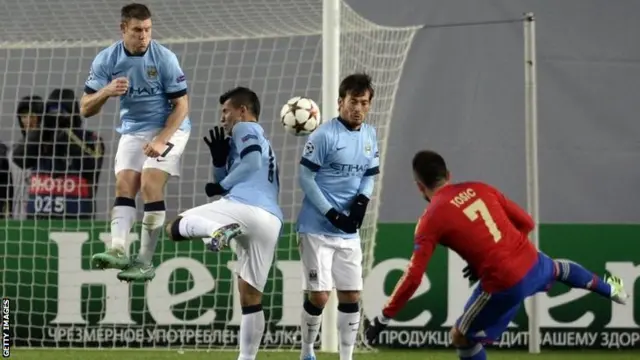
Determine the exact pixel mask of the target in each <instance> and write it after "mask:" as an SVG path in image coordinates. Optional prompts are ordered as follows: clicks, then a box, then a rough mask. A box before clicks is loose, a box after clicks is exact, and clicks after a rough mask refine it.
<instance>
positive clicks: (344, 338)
mask: <svg viewBox="0 0 640 360" xmlns="http://www.w3.org/2000/svg"><path fill="white" fill-rule="evenodd" d="M359 327H360V307H359V305H358V303H357V302H356V303H340V304H338V332H339V334H340V360H352V356H353V347H354V346H355V344H356V339H357V337H358V328H359Z"/></svg>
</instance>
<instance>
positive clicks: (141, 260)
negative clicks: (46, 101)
mask: <svg viewBox="0 0 640 360" xmlns="http://www.w3.org/2000/svg"><path fill="white" fill-rule="evenodd" d="M121 17H122V23H121V24H120V28H121V30H122V40H121V41H118V42H117V43H115V44H113V45H111V46H110V47H108V48H106V49H104V50H102V51H100V52H99V53H98V55H97V56H96V58H95V60H93V63H92V64H91V70H90V72H89V77H88V78H87V81H86V83H85V90H84V92H85V93H84V95H83V96H82V100H81V105H80V106H81V113H82V115H83V116H85V117H91V116H94V115H96V114H98V113H99V112H100V109H101V108H102V106H103V105H104V104H105V103H106V101H107V100H108V99H109V98H112V97H117V98H119V99H120V126H119V127H118V128H117V131H118V132H119V133H121V137H120V141H119V143H118V150H117V152H116V157H115V174H116V199H115V202H114V205H113V210H112V212H111V237H112V240H111V241H112V242H111V247H110V248H109V249H108V250H107V251H106V252H104V253H98V254H95V255H94V256H93V262H94V264H95V265H96V266H97V267H99V268H103V269H108V268H116V269H121V270H123V271H121V272H119V273H118V275H117V276H118V278H119V279H120V280H125V281H132V280H138V279H140V280H151V279H153V277H154V276H155V272H154V269H153V264H152V258H153V255H154V253H155V248H156V244H157V240H158V236H159V233H160V231H161V229H162V226H163V225H164V222H165V202H164V188H165V185H166V183H167V180H168V179H169V177H170V176H179V175H180V159H181V157H182V153H183V152H184V148H185V146H186V144H187V141H188V139H189V132H190V128H191V124H190V121H189V119H188V111H189V101H188V98H187V82H186V79H185V75H184V73H183V72H182V69H181V68H180V63H179V62H178V58H177V57H176V55H175V54H174V53H173V52H171V50H169V49H167V48H166V47H164V46H162V45H160V44H158V43H157V42H155V41H153V40H151V12H150V11H149V9H148V8H147V7H146V6H145V5H142V4H130V5H126V6H124V7H123V8H122V10H121ZM138 191H140V192H141V193H142V199H143V200H144V217H143V219H142V233H141V247H140V253H139V255H138V257H137V258H136V259H135V260H134V261H130V260H129V258H128V257H127V256H126V249H125V247H126V239H127V236H128V234H129V232H130V231H131V228H132V226H133V224H134V222H135V220H136V203H135V198H136V195H137V193H138Z"/></svg>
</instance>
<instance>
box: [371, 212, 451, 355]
mask: <svg viewBox="0 0 640 360" xmlns="http://www.w3.org/2000/svg"><path fill="white" fill-rule="evenodd" d="M434 223H435V222H434V221H433V220H431V217H430V215H429V214H425V215H423V216H422V217H421V218H420V221H418V225H416V231H415V243H414V246H413V255H412V256H411V260H410V261H409V265H408V266H407V269H406V270H405V272H404V275H403V276H402V277H401V278H400V281H399V282H398V284H396V287H395V289H394V290H393V294H391V297H390V298H389V300H388V301H387V304H386V305H385V306H384V308H383V309H382V312H381V315H379V316H377V317H376V318H375V319H373V321H372V324H371V325H370V326H369V327H368V328H367V330H366V332H365V337H366V339H367V342H368V343H369V344H371V345H374V344H376V342H377V339H378V335H380V333H381V332H382V330H384V329H385V327H386V326H387V325H388V324H389V321H390V320H391V319H393V318H394V317H395V316H396V315H397V314H398V312H400V310H401V309H402V308H403V307H404V306H405V305H406V304H407V302H408V301H409V299H411V297H412V296H413V294H415V292H416V290H417V289H418V287H419V286H420V283H421V282H422V275H423V274H424V272H425V270H426V269H427V264H428V263H429V260H430V259H431V256H432V255H433V252H434V250H435V248H436V245H437V244H438V238H439V236H438V232H437V231H438V228H437V227H435V226H437V224H434Z"/></svg>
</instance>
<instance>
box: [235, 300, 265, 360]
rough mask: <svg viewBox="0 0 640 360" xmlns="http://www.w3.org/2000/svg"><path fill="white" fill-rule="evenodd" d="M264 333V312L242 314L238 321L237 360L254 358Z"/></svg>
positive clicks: (251, 359) (252, 359) (253, 359)
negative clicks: (238, 350) (238, 349)
mask: <svg viewBox="0 0 640 360" xmlns="http://www.w3.org/2000/svg"><path fill="white" fill-rule="evenodd" d="M263 333H264V312H263V311H262V307H260V310H259V311H256V312H252V313H249V314H242V320H241V322H240V355H238V360H255V358H256V355H257V354H258V349H259V348H260V343H261V341H262V334H263Z"/></svg>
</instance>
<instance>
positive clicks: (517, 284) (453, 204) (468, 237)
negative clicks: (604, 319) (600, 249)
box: [366, 151, 628, 360]
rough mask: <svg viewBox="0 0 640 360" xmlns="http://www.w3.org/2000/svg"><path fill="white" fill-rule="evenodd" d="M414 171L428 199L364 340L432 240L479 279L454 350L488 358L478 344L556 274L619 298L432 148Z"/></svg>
mask: <svg viewBox="0 0 640 360" xmlns="http://www.w3.org/2000/svg"><path fill="white" fill-rule="evenodd" d="M413 172H414V178H415V181H416V183H417V185H418V189H419V190H420V193H421V194H422V195H423V196H424V198H425V199H426V200H427V201H429V202H430V203H431V204H430V205H429V207H428V208H427V210H426V211H425V212H424V213H423V215H422V216H421V217H420V220H419V221H418V225H417V226H416V232H415V244H414V250H413V256H412V257H411V262H410V263H409V266H408V268H407V270H406V271H405V274H404V276H402V278H401V280H400V282H399V283H398V284H397V285H396V288H395V290H394V292H393V294H392V295H391V298H390V299H389V301H388V302H387V304H386V305H385V307H384V309H382V314H381V315H379V316H377V317H376V318H375V319H374V320H373V323H372V324H371V326H370V327H368V329H367V331H366V339H367V342H368V343H370V344H375V343H376V342H377V338H378V335H379V334H380V332H381V331H382V330H383V329H384V328H385V327H386V326H387V324H388V323H389V320H390V319H392V318H394V317H395V316H396V314H397V313H398V312H399V311H400V309H401V308H402V307H403V306H404V305H405V304H406V303H407V301H408V300H409V299H410V298H411V297H412V296H413V294H414V292H415V291H416V289H417V288H418V286H419V285H420V281H421V280H422V276H423V274H424V272H425V270H426V268H427V263H428V262H429V259H430V258H431V255H432V254H433V251H434V249H435V247H436V245H438V244H440V245H443V246H446V247H447V248H449V249H451V250H453V251H455V252H456V253H457V254H458V255H460V257H461V258H462V259H464V260H465V261H466V262H467V263H468V266H469V269H470V272H469V273H468V274H470V276H471V277H475V278H477V279H479V281H480V282H479V284H478V286H477V287H476V288H475V289H474V290H473V293H472V295H471V297H470V298H469V300H468V302H467V304H466V305H465V307H464V311H463V313H462V316H460V318H459V319H458V320H457V322H456V325H455V327H453V328H452V329H451V338H452V343H453V345H454V346H455V347H456V349H457V352H458V357H459V358H460V359H466V360H483V359H486V358H487V355H486V353H485V350H484V347H483V344H486V343H491V342H493V341H496V340H498V339H499V337H500V335H501V334H502V333H503V332H504V331H505V330H506V328H507V326H508V325H509V322H510V321H511V320H512V319H513V317H514V316H515V315H516V313H517V312H518V309H519V308H520V304H521V303H522V302H523V301H524V300H525V299H526V298H527V297H529V296H532V295H535V294H536V293H538V292H544V291H547V290H548V289H549V288H550V287H551V285H552V284H553V283H554V282H556V281H559V282H561V283H564V284H566V285H568V286H570V287H573V288H580V289H586V290H589V291H592V292H594V293H596V294H599V295H601V296H603V297H605V298H607V299H610V300H611V301H614V302H616V303H619V304H625V303H626V299H627V297H628V295H627V293H626V292H625V290H624V288H623V286H622V281H621V280H620V279H619V278H617V277H615V276H610V277H605V278H604V279H603V278H600V277H598V276H597V275H594V274H593V273H591V272H589V271H588V270H586V269H585V268H584V267H582V266H581V265H579V264H577V263H574V262H572V261H568V260H554V259H551V258H549V257H548V256H547V255H545V254H543V253H542V252H539V251H538V250H536V248H535V247H534V246H533V245H532V244H531V242H530V241H529V239H528V234H529V232H531V230H532V229H533V227H534V222H533V220H532V219H531V217H530V216H529V215H528V214H527V213H526V212H525V211H524V210H522V209H521V208H520V207H519V206H518V205H517V204H516V203H514V202H513V201H511V200H509V199H508V198H506V197H505V196H504V195H503V194H502V193H501V192H500V191H498V190H497V189H495V188H493V187H491V186H489V185H487V184H484V183H481V182H462V183H451V182H450V175H449V171H448V170H447V166H446V164H445V161H444V159H443V158H442V156H440V155H439V154H437V153H435V152H433V151H420V152H418V153H417V154H416V155H415V157H414V158H413Z"/></svg>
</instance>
